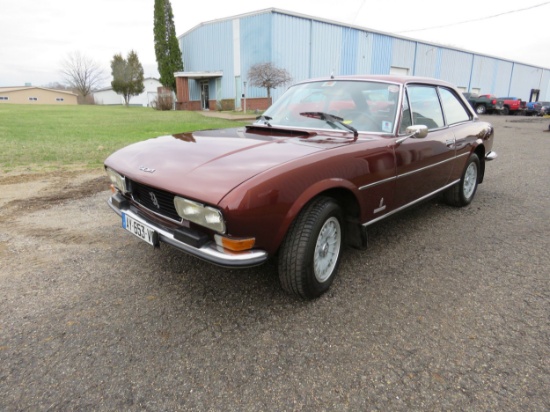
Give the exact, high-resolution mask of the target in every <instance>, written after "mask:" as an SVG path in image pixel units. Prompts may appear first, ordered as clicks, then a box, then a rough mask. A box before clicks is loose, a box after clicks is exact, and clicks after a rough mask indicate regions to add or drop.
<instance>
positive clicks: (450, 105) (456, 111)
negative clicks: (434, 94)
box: [439, 87, 471, 125]
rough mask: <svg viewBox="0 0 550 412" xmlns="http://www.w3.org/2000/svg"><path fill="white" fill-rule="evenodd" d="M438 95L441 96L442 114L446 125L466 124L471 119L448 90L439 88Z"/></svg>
mask: <svg viewBox="0 0 550 412" xmlns="http://www.w3.org/2000/svg"><path fill="white" fill-rule="evenodd" d="M439 95H440V96H441V103H442V104H443V112H444V113H445V119H446V120H447V124H448V125H452V124H456V123H462V122H467V121H468V120H470V119H471V116H470V113H468V111H467V110H466V109H465V108H464V106H463V105H462V104H461V103H460V101H459V100H458V99H457V97H456V96H455V95H454V94H453V93H452V92H451V91H450V90H449V89H444V88H442V87H440V88H439Z"/></svg>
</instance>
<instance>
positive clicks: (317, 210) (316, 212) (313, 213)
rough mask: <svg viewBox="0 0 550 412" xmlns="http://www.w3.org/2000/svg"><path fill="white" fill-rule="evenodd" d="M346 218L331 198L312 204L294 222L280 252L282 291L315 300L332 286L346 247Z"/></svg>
mask: <svg viewBox="0 0 550 412" xmlns="http://www.w3.org/2000/svg"><path fill="white" fill-rule="evenodd" d="M343 228H344V225H343V216H342V210H341V208H340V206H338V204H337V203H336V202H335V201H334V200H333V199H331V198H328V197H319V198H316V199H314V200H313V201H312V202H311V203H309V204H308V205H307V206H306V207H305V208H304V209H303V210H302V211H301V212H300V214H299V215H298V217H297V218H296V220H295V221H294V222H293V223H292V225H291V227H290V229H289V231H288V233H287V234H286V237H285V240H284V242H283V244H282V246H281V250H280V253H279V279H280V282H281V286H282V288H283V289H284V290H285V291H286V292H288V293H290V294H293V295H296V296H298V297H300V298H304V299H314V298H316V297H319V296H321V295H322V294H323V293H325V292H326V291H327V290H328V289H329V287H330V285H331V284H332V282H333V280H334V277H335V276H336V272H337V270H338V265H339V263H340V256H341V254H342V248H343V239H344V237H343Z"/></svg>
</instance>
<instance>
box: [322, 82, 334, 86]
mask: <svg viewBox="0 0 550 412" xmlns="http://www.w3.org/2000/svg"><path fill="white" fill-rule="evenodd" d="M335 84H336V82H324V83H323V87H332V86H334V85H335Z"/></svg>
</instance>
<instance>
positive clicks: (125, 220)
mask: <svg viewBox="0 0 550 412" xmlns="http://www.w3.org/2000/svg"><path fill="white" fill-rule="evenodd" d="M122 227H123V228H124V229H126V230H127V231H128V232H130V233H132V234H134V235H136V236H137V237H139V238H140V239H141V240H143V241H145V242H147V243H149V244H150V245H151V246H156V245H157V244H158V234H157V232H155V230H154V229H152V228H150V227H149V226H147V225H144V224H143V223H141V222H138V221H137V220H134V219H132V218H131V217H130V216H128V215H127V214H126V213H123V214H122Z"/></svg>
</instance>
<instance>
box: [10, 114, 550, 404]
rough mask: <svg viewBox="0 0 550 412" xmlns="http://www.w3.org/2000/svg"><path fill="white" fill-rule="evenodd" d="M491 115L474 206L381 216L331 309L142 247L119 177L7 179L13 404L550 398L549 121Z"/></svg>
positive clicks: (248, 275)
mask: <svg viewBox="0 0 550 412" xmlns="http://www.w3.org/2000/svg"><path fill="white" fill-rule="evenodd" d="M484 119H488V120H489V121H491V122H493V123H494V125H495V129H496V142H495V148H494V149H495V150H496V151H497V152H498V154H499V158H498V159H497V160H496V161H494V162H492V163H489V164H488V167H487V173H486V178H485V182H484V183H483V184H482V185H481V186H480V187H479V189H478V192H477V195H476V198H475V199H474V201H473V203H472V204H471V205H470V206H469V207H467V208H464V209H455V208H452V207H448V206H446V205H444V204H443V203H442V202H441V201H440V200H439V199H435V200H432V201H430V202H428V203H425V204H423V205H421V206H419V207H416V208H415V209H413V210H409V211H407V212H404V213H402V214H399V215H398V216H396V217H394V218H391V219H390V220H387V221H384V222H381V223H379V224H377V225H374V226H373V227H371V228H370V229H371V230H370V248H369V249H368V250H366V251H363V252H359V251H355V250H351V249H350V250H347V251H346V254H345V256H344V260H343V262H342V265H341V269H340V274H339V276H338V278H337V279H336V280H335V283H334V284H333V287H332V289H331V291H330V292H329V293H328V294H326V295H325V296H323V297H322V298H320V299H318V300H316V301H313V302H302V301H298V300H295V299H294V298H292V297H289V296H287V295H285V294H284V293H283V292H282V291H281V290H280V288H279V286H278V279H277V273H276V265H275V264H274V263H273V262H270V263H268V264H266V265H264V266H261V267H258V268H254V269H248V270H241V271H237V270H228V269H223V268H218V267H214V266H211V265H209V264H207V263H203V262H201V261H199V260H197V259H195V258H192V257H189V256H186V255H184V254H182V253H179V252H177V251H176V250H174V249H172V248H170V247H168V246H163V247H161V249H160V250H154V249H152V248H150V247H149V246H148V245H147V244H145V243H143V242H140V241H139V240H138V239H137V238H135V237H133V236H131V235H130V234H128V233H126V232H125V231H124V230H122V229H121V228H120V220H119V218H118V216H117V215H115V214H114V213H112V212H111V210H110V209H109V208H108V206H107V205H106V203H105V200H106V199H107V197H108V195H109V192H108V191H106V190H105V189H106V188H107V186H108V182H107V178H106V177H105V176H104V175H103V173H102V172H101V171H91V172H90V171H88V172H85V173H84V172H80V173H78V172H63V173H59V174H53V173H50V174H42V175H30V176H28V175H21V176H4V177H0V224H1V229H0V410H2V411H20V410H28V411H42V410H56V411H57V410H61V411H66V410H73V411H77V410H78V411H85V410H105V411H115V410H116V411H142V410H149V411H176V410H185V411H188V410H197V411H220V410H224V411H261V410H262V411H323V410H326V411H335V410H338V411H339V410H353V411H358V410H362V411H363V410H364V411H390V410H391V411H411V410H416V411H427V410H465V411H468V410H471V411H480V410H484V411H548V410H549V409H550V389H549V388H550V235H549V234H550V202H549V199H550V166H549V165H550V133H544V132H543V130H544V129H547V128H548V123H549V122H550V120H549V119H544V120H543V119H536V118H524V117H511V116H486V117H484Z"/></svg>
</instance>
